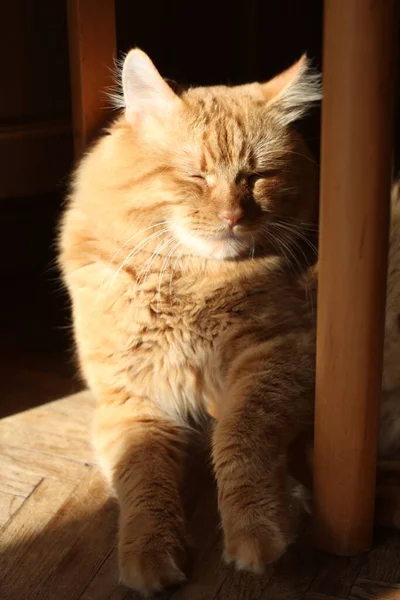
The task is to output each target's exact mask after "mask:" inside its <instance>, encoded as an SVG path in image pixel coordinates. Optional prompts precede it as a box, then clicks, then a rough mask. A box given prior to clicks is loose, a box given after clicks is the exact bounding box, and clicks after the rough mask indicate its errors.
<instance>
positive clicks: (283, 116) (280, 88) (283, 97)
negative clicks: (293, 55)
mask: <svg viewBox="0 0 400 600" xmlns="http://www.w3.org/2000/svg"><path fill="white" fill-rule="evenodd" d="M262 89H263V93H264V96H265V98H266V100H267V106H268V107H269V108H271V110H273V111H274V113H276V118H277V120H278V121H279V122H280V123H281V124H282V125H285V126H286V125H289V124H290V123H293V122H294V121H297V120H298V119H301V117H303V116H304V115H305V114H306V112H307V111H308V109H309V108H310V107H311V106H312V105H313V104H315V103H316V102H318V101H319V100H321V98H322V83H321V75H320V73H318V71H316V70H314V69H313V68H312V67H311V66H310V62H309V60H308V58H307V56H306V54H303V56H302V57H301V58H300V60H298V61H297V62H296V63H294V65H292V66H291V67H289V69H286V71H283V73H280V74H279V75H276V77H274V78H273V79H271V80H270V81H267V82H266V83H263V84H262Z"/></svg>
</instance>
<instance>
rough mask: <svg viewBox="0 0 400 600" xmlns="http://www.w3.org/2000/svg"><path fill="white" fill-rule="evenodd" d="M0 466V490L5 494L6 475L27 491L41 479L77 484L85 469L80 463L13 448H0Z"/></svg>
mask: <svg viewBox="0 0 400 600" xmlns="http://www.w3.org/2000/svg"><path fill="white" fill-rule="evenodd" d="M0 465H1V472H0V490H2V491H5V492H6V491H7V489H6V488H5V486H4V483H3V476H4V475H5V474H7V473H8V474H10V473H12V474H14V475H12V477H13V478H14V480H17V483H18V485H24V484H25V485H26V488H27V489H29V487H30V485H31V483H32V482H34V481H35V482H36V483H38V482H39V480H40V479H41V478H43V477H51V478H53V479H58V480H61V481H64V482H65V483H71V484H73V483H75V484H77V483H78V482H79V481H80V480H81V479H82V478H83V476H84V474H85V469H86V467H85V465H82V463H80V462H76V461H73V460H68V459H64V458H59V457H58V456H54V455H50V454H42V453H41V452H35V453H32V452H30V451H29V450H24V449H23V448H16V447H13V446H0ZM9 477H10V476H9ZM13 489H15V487H14V488H13ZM8 491H9V490H8ZM26 495H27V494H26Z"/></svg>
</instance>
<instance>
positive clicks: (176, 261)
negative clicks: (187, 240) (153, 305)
mask: <svg viewBox="0 0 400 600" xmlns="http://www.w3.org/2000/svg"><path fill="white" fill-rule="evenodd" d="M181 245H182V243H181V242H180V243H179V245H178V246H177V248H179V246H181ZM180 258H181V257H180V256H179V255H178V256H177V257H176V258H175V261H174V263H173V265H172V268H171V273H170V275H169V295H170V298H171V297H172V278H173V276H174V273H175V269H176V265H177V264H178V260H179V259H180Z"/></svg>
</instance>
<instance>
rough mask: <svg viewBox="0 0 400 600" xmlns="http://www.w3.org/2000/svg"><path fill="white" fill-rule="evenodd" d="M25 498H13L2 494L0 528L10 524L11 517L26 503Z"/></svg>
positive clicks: (0, 493)
mask: <svg viewBox="0 0 400 600" xmlns="http://www.w3.org/2000/svg"><path fill="white" fill-rule="evenodd" d="M24 500H25V498H24V497H23V496H13V495H12V494H5V493H4V492H0V527H1V526H2V525H5V524H6V523H8V521H9V520H10V519H11V517H12V516H13V515H14V514H15V513H16V512H17V510H18V509H19V508H20V507H21V506H22V504H23V503H24Z"/></svg>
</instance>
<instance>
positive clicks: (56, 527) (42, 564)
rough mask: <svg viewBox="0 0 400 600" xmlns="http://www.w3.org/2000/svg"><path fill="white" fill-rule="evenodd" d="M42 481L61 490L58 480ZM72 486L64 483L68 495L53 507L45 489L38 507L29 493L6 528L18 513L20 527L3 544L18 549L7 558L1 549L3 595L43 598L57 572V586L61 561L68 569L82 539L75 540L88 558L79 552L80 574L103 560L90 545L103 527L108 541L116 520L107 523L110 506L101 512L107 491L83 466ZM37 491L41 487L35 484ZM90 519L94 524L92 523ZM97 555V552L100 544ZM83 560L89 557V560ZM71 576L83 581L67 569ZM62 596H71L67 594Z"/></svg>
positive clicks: (94, 472) (96, 475)
mask: <svg viewBox="0 0 400 600" xmlns="http://www.w3.org/2000/svg"><path fill="white" fill-rule="evenodd" d="M43 484H48V485H49V484H51V485H52V486H58V487H59V488H60V489H62V485H61V483H60V482H53V481H51V480H44V482H43ZM71 487H72V486H70V485H68V486H67V488H66V492H67V493H64V495H63V496H62V500H63V501H62V502H59V501H58V502H55V505H56V508H55V510H54V508H53V497H52V494H49V493H46V494H45V495H44V497H43V495H42V498H41V506H40V507H39V506H38V503H37V502H35V504H34V506H33V507H32V504H31V499H32V497H33V496H34V495H33V494H32V496H30V498H29V499H28V500H27V501H26V502H25V505H24V506H23V507H22V508H21V510H20V511H19V512H18V513H17V515H16V518H15V519H14V520H12V521H11V523H10V525H9V527H8V528H7V529H6V530H5V531H6V532H7V530H8V529H10V527H12V526H13V524H14V523H15V520H16V519H17V518H18V517H19V516H20V515H21V516H22V517H21V519H22V520H21V519H20V521H21V523H20V527H19V528H18V529H17V532H14V534H13V535H12V536H11V539H10V541H9V543H8V544H6V543H5V542H3V544H4V547H5V548H7V545H9V546H10V548H16V549H17V551H16V552H15V554H14V555H11V556H10V555H8V556H7V552H4V555H5V556H4V570H2V571H1V574H0V577H1V579H0V589H1V590H4V592H3V593H4V594H6V596H5V597H7V599H8V600H33V599H34V598H38V599H40V600H42V599H43V598H44V597H45V596H44V594H45V593H46V594H49V592H50V591H51V590H53V583H51V582H52V581H53V580H52V576H53V574H54V573H55V572H56V571H57V572H58V573H59V577H60V586H61V578H62V573H61V572H60V571H59V569H60V565H61V564H62V565H63V569H65V573H67V572H69V571H68V569H69V567H68V564H69V562H71V564H75V562H74V561H75V559H74V552H75V551H74V550H73V549H74V548H75V549H77V546H76V544H79V543H81V542H79V540H82V539H84V540H85V541H84V544H83V546H85V548H86V550H87V558H85V557H84V556H83V554H84V552H83V549H82V550H80V551H79V557H80V561H82V569H83V572H85V565H87V564H88V563H89V564H90V567H91V568H95V566H96V565H97V564H98V561H100V560H101V562H102V560H104V558H105V556H104V555H103V556H101V557H100V558H98V556H97V553H96V548H95V543H96V544H97V543H99V540H100V539H101V535H103V533H102V532H103V531H104V535H105V536H106V537H107V538H108V543H109V544H112V543H113V542H114V536H113V535H111V533H110V531H111V528H112V527H114V526H115V523H114V521H112V527H111V525H110V522H111V521H110V519H109V518H108V516H109V513H108V511H109V510H110V509H109V508H108V509H107V510H104V508H103V507H104V506H105V505H106V503H107V500H108V491H107V490H106V487H105V485H104V483H103V480H102V477H101V476H100V474H99V473H98V472H97V470H96V469H88V472H87V474H86V476H85V477H84V479H83V480H82V482H81V483H80V484H78V486H76V487H75V488H74V489H71ZM38 489H40V486H39V488H38ZM25 506H27V507H29V508H30V509H31V515H30V518H29V519H28V521H27V519H26V518H24V516H25V515H24V514H23V513H24V508H25ZM107 506H108V505H107ZM46 509H47V511H48V514H49V518H47V521H45V523H43V520H42V519H41V512H40V510H46ZM114 510H115V509H114ZM31 521H33V527H32V528H30V530H29V531H26V525H27V523H28V525H29V523H30V522H31ZM93 523H95V527H94V525H93ZM35 526H36V529H35ZM88 527H89V532H90V535H88V534H86V536H85V537H84V538H82V536H84V535H85V534H84V532H85V530H86V529H87V528H88ZM95 529H96V531H95ZM99 536H100V537H99ZM109 550H110V548H109ZM99 554H100V555H101V554H102V552H101V548H100V552H99ZM67 557H68V558H67ZM0 561H1V559H0ZM85 561H88V563H86V562H85ZM0 565H1V562H0ZM93 565H94V566H93ZM99 566H100V565H99ZM71 577H72V578H73V579H75V580H76V579H78V581H81V583H82V580H79V577H78V576H77V575H76V572H75V571H74V573H73V574H72V573H71ZM75 584H76V582H71V585H75ZM60 589H61V588H60ZM80 589H82V587H81V588H80ZM76 595H78V594H76ZM46 597H49V596H46ZM55 597H56V596H55ZM58 598H59V600H61V598H62V597H61V596H58ZM65 598H66V600H67V598H68V600H70V598H71V596H69V597H68V596H67V597H65Z"/></svg>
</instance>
